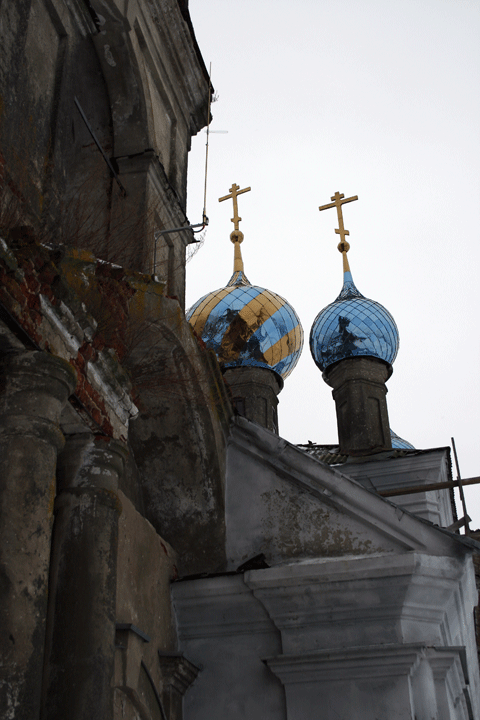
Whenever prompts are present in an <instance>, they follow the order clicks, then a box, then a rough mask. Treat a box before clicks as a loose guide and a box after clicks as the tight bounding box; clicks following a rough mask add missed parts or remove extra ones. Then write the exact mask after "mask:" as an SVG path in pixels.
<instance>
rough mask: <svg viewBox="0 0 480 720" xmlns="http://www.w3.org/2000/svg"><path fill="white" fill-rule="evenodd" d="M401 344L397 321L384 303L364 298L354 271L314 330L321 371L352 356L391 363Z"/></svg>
mask: <svg viewBox="0 0 480 720" xmlns="http://www.w3.org/2000/svg"><path fill="white" fill-rule="evenodd" d="M398 347H399V335H398V329H397V326H396V324H395V320H394V319H393V317H392V316H391V315H390V313H389V312H388V310H386V309H385V308H384V307H383V305H380V303H378V302H376V301H375V300H369V299H368V298H366V297H364V296H363V295H362V294H361V293H360V292H359V291H358V290H357V288H356V287H355V284H354V282H353V279H352V275H351V273H350V270H349V269H348V270H345V272H344V283H343V288H342V291H341V293H340V295H339V296H338V297H337V299H336V300H335V301H334V302H332V303H330V305H327V307H325V308H324V309H323V310H321V311H320V312H319V313H318V315H317V317H316V318H315V321H314V323H313V325H312V329H311V331H310V350H311V353H312V355H313V359H314V360H315V363H316V364H317V366H318V367H319V368H320V370H322V371H323V370H325V369H326V368H327V367H329V366H330V365H333V363H336V362H338V361H339V360H344V359H345V358H350V357H362V356H369V357H376V358H379V359H380V360H384V361H385V362H387V363H389V364H391V363H393V361H394V360H395V358H396V356H397V352H398Z"/></svg>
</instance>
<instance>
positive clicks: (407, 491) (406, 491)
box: [377, 477, 480, 497]
mask: <svg viewBox="0 0 480 720" xmlns="http://www.w3.org/2000/svg"><path fill="white" fill-rule="evenodd" d="M479 483H480V477H472V478H466V480H462V485H478V484H479ZM455 487H458V481H457V480H446V481H445V482H439V483H430V484H429V485H412V486H411V487H403V488H396V489H395V488H394V489H392V490H377V492H378V494H379V495H381V496H382V497H391V496H394V495H413V494H414V493H420V492H429V491H430V490H445V489H446V488H455Z"/></svg>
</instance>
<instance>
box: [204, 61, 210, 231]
mask: <svg viewBox="0 0 480 720" xmlns="http://www.w3.org/2000/svg"><path fill="white" fill-rule="evenodd" d="M211 107H212V63H210V69H209V72H208V108H207V142H206V144H205V185H204V190H203V221H204V222H205V219H206V217H207V171H208V141H209V138H210V118H211V112H210V109H211Z"/></svg>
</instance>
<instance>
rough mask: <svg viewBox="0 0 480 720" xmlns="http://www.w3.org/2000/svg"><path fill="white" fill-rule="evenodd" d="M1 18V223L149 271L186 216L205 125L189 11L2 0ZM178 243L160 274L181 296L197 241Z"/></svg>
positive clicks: (141, 2) (167, 5) (81, 1)
mask: <svg viewBox="0 0 480 720" xmlns="http://www.w3.org/2000/svg"><path fill="white" fill-rule="evenodd" d="M2 16H3V18H2V19H3V22H2V24H1V28H0V43H1V45H2V61H1V62H0V145H1V147H0V208H1V213H0V228H2V227H3V229H5V227H10V226H12V224H18V222H19V221H20V222H21V224H25V223H26V222H28V223H29V224H32V225H33V226H34V227H35V229H36V231H37V234H39V233H41V235H42V238H43V239H44V240H45V241H48V242H50V243H54V244H59V243H64V244H67V245H75V246H78V247H83V248H87V249H89V250H91V251H92V252H93V253H94V254H95V255H96V256H97V257H100V258H103V259H105V260H109V261H112V262H116V263H119V264H121V265H123V266H128V267H130V268H133V269H135V270H141V271H148V272H151V271H152V269H153V259H154V254H155V251H154V242H155V240H154V238H155V232H156V231H158V230H163V229H165V228H174V227H181V226H183V225H185V224H187V222H186V216H185V208H186V177H187V156H188V149H189V147H190V139H191V136H192V134H196V133H197V132H198V131H199V130H200V128H201V127H203V125H204V124H205V123H206V120H207V112H208V108H207V101H208V82H209V81H208V76H207V73H206V70H205V67H204V64H203V61H202V59H201V57H200V53H199V51H198V48H197V45H196V42H195V38H194V35H193V31H192V30H191V24H189V22H187V20H189V18H188V11H187V10H186V9H185V8H184V7H183V6H182V7H181V6H180V5H179V4H178V3H177V1H176V0H156V2H147V0H136V2H130V3H128V9H127V10H126V9H125V7H124V4H123V3H120V2H118V3H115V2H109V3H106V2H102V0H89V1H88V2H87V1H86V0H49V1H48V2H45V1H44V0H20V2H17V0H3V2H2ZM77 103H78V105H77ZM82 113H83V115H82ZM86 122H88V124H89V126H90V130H89V128H88V127H87V124H86ZM92 132H93V134H94V135H95V137H96V139H97V141H98V143H99V144H100V145H101V147H102V149H103V151H104V153H105V155H106V157H107V158H108V159H109V161H110V163H111V167H112V168H113V169H114V171H115V172H116V173H117V179H115V178H114V177H113V174H112V172H111V169H109V167H107V164H106V162H105V160H104V158H103V157H102V155H101V152H100V150H99V149H98V147H97V145H96V142H95V139H94V138H93V136H92ZM168 237H169V241H170V243H167V242H166V241H164V240H162V239H160V240H159V241H158V242H157V245H158V248H157V252H156V256H157V259H158V265H157V267H156V268H155V271H156V273H157V274H158V275H161V276H165V277H166V278H167V279H168V282H169V288H168V294H170V295H175V296H177V297H178V298H179V300H180V302H181V303H183V302H184V291H185V287H184V286H185V279H184V260H185V257H184V256H185V246H186V244H187V243H188V242H190V241H191V239H192V235H191V232H186V233H185V232H183V233H177V234H173V235H171V236H168ZM168 267H170V268H172V267H173V268H174V272H170V273H168V272H167V269H168Z"/></svg>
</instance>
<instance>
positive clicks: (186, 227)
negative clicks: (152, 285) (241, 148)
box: [153, 63, 228, 269]
mask: <svg viewBox="0 0 480 720" xmlns="http://www.w3.org/2000/svg"><path fill="white" fill-rule="evenodd" d="M212 101H213V102H214V101H215V98H213V100H212V63H210V69H209V73H208V106H207V129H206V130H205V132H206V134H207V141H206V143H205V180H204V186H203V211H202V222H201V223H196V224H195V225H183V227H179V228H171V229H170V230H159V231H157V232H156V233H155V247H154V259H153V267H154V269H155V268H156V265H157V240H158V238H160V237H161V236H162V235H168V234H169V233H174V232H182V231H185V230H191V231H192V232H193V233H194V234H195V235H197V234H198V233H201V232H203V231H204V230H205V228H206V227H207V225H208V217H207V178H208V149H209V139H210V133H212V132H213V133H228V130H210V120H211V106H212ZM196 228H199V229H198V230H197V229H196ZM203 242H204V236H202V237H201V239H200V240H196V239H195V238H193V240H191V241H190V243H189V245H192V244H195V248H194V249H193V250H192V251H191V252H190V253H188V257H187V262H188V261H189V260H191V259H192V257H193V256H194V255H195V254H196V253H197V252H198V250H200V248H201V246H202V245H203Z"/></svg>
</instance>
